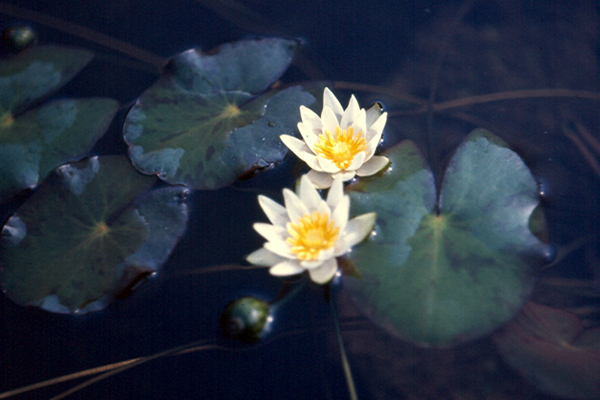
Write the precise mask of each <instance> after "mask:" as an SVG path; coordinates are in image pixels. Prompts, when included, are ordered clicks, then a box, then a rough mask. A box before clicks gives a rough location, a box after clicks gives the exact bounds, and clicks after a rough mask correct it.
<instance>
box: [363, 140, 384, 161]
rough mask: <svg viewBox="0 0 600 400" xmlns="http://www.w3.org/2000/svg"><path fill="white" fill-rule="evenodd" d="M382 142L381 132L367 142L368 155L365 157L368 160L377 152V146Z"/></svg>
mask: <svg viewBox="0 0 600 400" xmlns="http://www.w3.org/2000/svg"><path fill="white" fill-rule="evenodd" d="M380 142H381V134H378V135H375V136H373V137H372V138H371V140H369V141H368V142H367V156H366V157H365V160H368V159H370V158H371V157H373V154H375V150H377V147H378V146H379V143H380Z"/></svg>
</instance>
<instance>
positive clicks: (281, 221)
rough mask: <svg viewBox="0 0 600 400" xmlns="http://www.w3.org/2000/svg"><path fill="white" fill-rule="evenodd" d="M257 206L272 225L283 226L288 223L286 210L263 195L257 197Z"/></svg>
mask: <svg viewBox="0 0 600 400" xmlns="http://www.w3.org/2000/svg"><path fill="white" fill-rule="evenodd" d="M258 204H259V205H260V208H262V210H263V211H264V213H265V215H266V216H267V218H269V221H271V223H272V224H273V225H281V226H285V224H286V223H287V222H289V219H288V213H287V210H286V209H285V207H284V206H282V205H281V204H279V203H277V202H275V201H273V200H271V199H270V198H268V197H267V196H263V195H259V196H258Z"/></svg>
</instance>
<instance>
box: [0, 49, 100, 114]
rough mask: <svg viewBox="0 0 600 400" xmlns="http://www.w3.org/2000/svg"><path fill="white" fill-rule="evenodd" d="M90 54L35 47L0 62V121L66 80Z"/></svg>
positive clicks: (78, 69)
mask: <svg viewBox="0 0 600 400" xmlns="http://www.w3.org/2000/svg"><path fill="white" fill-rule="evenodd" d="M92 57H93V54H92V53H91V52H89V51H87V50H81V49H74V48H68V47H62V46H39V47H33V48H31V49H28V50H26V51H24V52H22V53H19V54H18V55H17V56H15V57H13V58H11V59H9V60H7V61H2V62H0V120H2V121H4V120H5V118H6V117H7V114H8V115H14V114H15V113H18V112H21V111H23V110H24V109H25V108H26V107H27V106H29V105H31V104H32V103H34V102H35V101H37V100H39V99H40V98H42V97H44V96H45V95H47V94H49V93H51V92H53V91H54V90H57V89H58V88H60V87H61V86H63V85H64V84H65V83H67V82H69V81H70V80H71V79H72V78H73V77H74V76H75V75H76V74H77V73H78V72H79V71H81V69H82V68H83V67H85V66H86V65H87V63H89V62H90V60H91V59H92Z"/></svg>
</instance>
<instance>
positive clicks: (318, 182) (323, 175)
mask: <svg viewBox="0 0 600 400" xmlns="http://www.w3.org/2000/svg"><path fill="white" fill-rule="evenodd" d="M306 176H308V179H310V181H311V182H312V184H313V185H315V187H316V188H317V189H327V188H328V187H330V186H331V184H332V183H333V178H332V177H331V174H328V173H327V172H320V171H315V170H314V169H312V170H310V171H308V173H307V174H306Z"/></svg>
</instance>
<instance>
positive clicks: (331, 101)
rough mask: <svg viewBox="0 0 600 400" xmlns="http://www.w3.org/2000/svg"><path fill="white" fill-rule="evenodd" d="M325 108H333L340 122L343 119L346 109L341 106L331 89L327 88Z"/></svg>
mask: <svg viewBox="0 0 600 400" xmlns="http://www.w3.org/2000/svg"><path fill="white" fill-rule="evenodd" d="M323 106H325V107H329V108H331V110H332V111H333V113H334V114H335V116H336V117H337V119H338V121H339V120H340V119H342V114H343V113H344V108H343V107H342V105H341V104H340V102H339V100H338V99H337V97H335V95H334V94H333V92H332V91H331V90H329V88H325V90H324V91H323Z"/></svg>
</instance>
